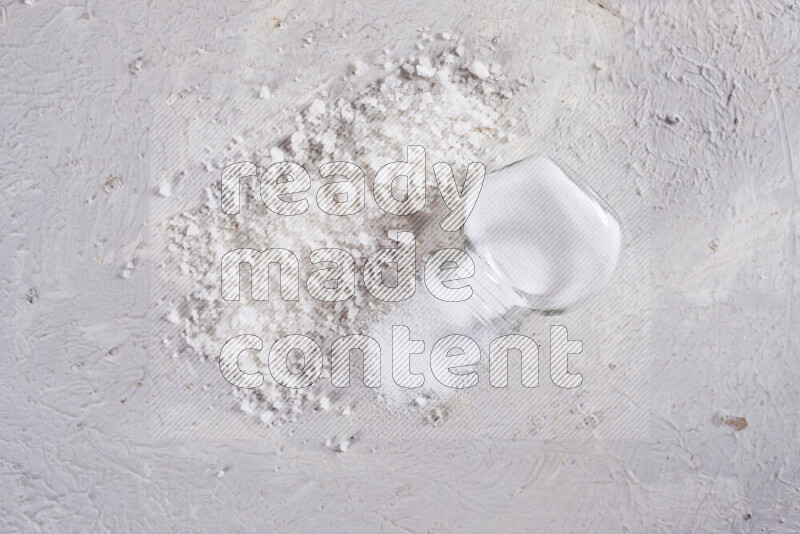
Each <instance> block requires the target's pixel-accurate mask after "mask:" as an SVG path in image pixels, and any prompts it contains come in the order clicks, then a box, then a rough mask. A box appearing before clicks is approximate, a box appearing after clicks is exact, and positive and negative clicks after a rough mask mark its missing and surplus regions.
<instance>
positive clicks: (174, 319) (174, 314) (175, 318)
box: [164, 309, 181, 324]
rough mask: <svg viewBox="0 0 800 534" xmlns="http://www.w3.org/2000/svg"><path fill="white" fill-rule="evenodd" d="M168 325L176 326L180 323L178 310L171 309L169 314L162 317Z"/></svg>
mask: <svg viewBox="0 0 800 534" xmlns="http://www.w3.org/2000/svg"><path fill="white" fill-rule="evenodd" d="M164 319H166V321H167V322H168V323H172V324H178V323H179V322H181V316H180V314H179V313H178V310H175V309H172V310H170V311H169V313H168V314H167V315H166V316H165V317H164Z"/></svg>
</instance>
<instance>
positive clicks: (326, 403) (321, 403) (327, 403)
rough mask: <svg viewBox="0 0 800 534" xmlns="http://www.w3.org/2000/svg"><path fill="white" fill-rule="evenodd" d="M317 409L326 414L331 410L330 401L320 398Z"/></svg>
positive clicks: (326, 398)
mask: <svg viewBox="0 0 800 534" xmlns="http://www.w3.org/2000/svg"><path fill="white" fill-rule="evenodd" d="M319 407H320V409H321V410H325V411H326V412H327V411H328V410H330V409H331V401H330V399H329V398H328V397H321V398H320V399H319Z"/></svg>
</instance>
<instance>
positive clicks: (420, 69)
mask: <svg viewBox="0 0 800 534" xmlns="http://www.w3.org/2000/svg"><path fill="white" fill-rule="evenodd" d="M417 74H418V75H419V76H422V77H423V78H430V77H431V76H433V75H434V74H436V69H435V68H434V67H433V66H432V65H431V60H430V59H428V58H427V57H425V56H423V57H421V58H419V64H418V65H417Z"/></svg>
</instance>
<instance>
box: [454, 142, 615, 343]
mask: <svg viewBox="0 0 800 534" xmlns="http://www.w3.org/2000/svg"><path fill="white" fill-rule="evenodd" d="M464 232H465V236H466V250H467V252H468V253H469V254H470V256H471V257H472V259H473V261H474V262H475V275H474V277H473V278H472V279H470V281H469V284H470V285H471V286H472V288H473V295H472V297H471V298H470V299H468V300H467V301H466V304H467V306H468V308H469V309H470V310H471V311H472V312H473V313H474V315H475V316H476V317H477V318H478V319H479V320H480V321H481V322H483V323H484V324H487V325H494V324H496V323H498V322H501V323H505V324H504V325H503V327H504V328H512V329H517V328H518V327H519V325H520V324H521V322H522V320H524V318H525V316H527V314H528V313H530V312H532V311H536V312H541V313H545V314H557V313H563V312H564V311H566V310H569V309H573V308H574V307H575V306H577V305H579V304H581V303H583V302H585V301H586V300H587V299H589V298H590V297H592V296H594V295H596V294H597V293H598V292H599V291H600V290H601V289H602V288H603V287H604V286H605V285H606V284H607V283H608V282H609V281H610V280H611V278H612V275H613V273H614V271H615V268H616V266H617V263H618V260H619V256H620V251H621V246H622V223H621V219H620V217H619V216H618V215H617V214H616V213H615V212H614V210H613V209H612V208H611V206H609V205H608V203H607V202H606V201H605V200H603V199H602V198H601V197H600V195H598V194H597V192H595V191H594V189H592V188H591V187H590V186H589V185H588V184H587V183H586V182H585V181H584V180H583V179H582V178H580V176H578V174H577V173H576V172H575V171H573V170H572V169H570V168H569V167H568V166H566V165H565V164H563V163H561V162H559V161H557V160H556V159H555V158H553V157H551V156H547V155H538V156H532V157H529V158H526V159H523V160H520V161H517V162H515V163H512V164H510V165H507V166H505V167H503V168H501V169H499V170H497V171H495V172H492V173H491V174H489V175H487V176H486V178H485V180H484V184H483V188H482V190H481V193H480V196H479V197H478V201H477V203H476V205H475V208H474V209H473V211H472V213H471V215H470V217H469V219H468V220H467V223H466V224H465V227H464Z"/></svg>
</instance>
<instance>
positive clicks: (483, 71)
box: [469, 59, 489, 80]
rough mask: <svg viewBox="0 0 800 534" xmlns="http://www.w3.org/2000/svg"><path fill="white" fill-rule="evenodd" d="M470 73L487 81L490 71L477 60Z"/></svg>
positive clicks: (470, 68) (471, 66)
mask: <svg viewBox="0 0 800 534" xmlns="http://www.w3.org/2000/svg"><path fill="white" fill-rule="evenodd" d="M469 71H470V72H471V73H472V74H473V75H474V76H475V77H476V78H479V79H481V80H485V79H486V78H488V77H489V69H488V68H486V65H484V64H483V63H481V62H480V61H478V60H477V59H476V60H475V61H473V62H472V65H470V66H469Z"/></svg>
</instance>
